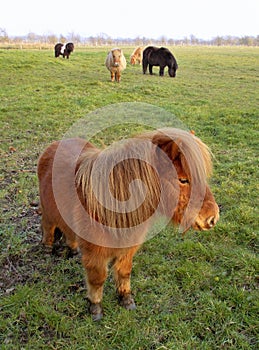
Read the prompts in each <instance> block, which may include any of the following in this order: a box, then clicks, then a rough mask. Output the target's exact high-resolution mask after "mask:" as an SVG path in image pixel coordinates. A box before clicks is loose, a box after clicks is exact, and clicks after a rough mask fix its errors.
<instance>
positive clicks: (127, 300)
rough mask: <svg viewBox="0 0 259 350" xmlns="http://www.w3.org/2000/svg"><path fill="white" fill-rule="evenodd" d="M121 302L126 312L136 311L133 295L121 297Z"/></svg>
mask: <svg viewBox="0 0 259 350" xmlns="http://www.w3.org/2000/svg"><path fill="white" fill-rule="evenodd" d="M119 302H120V305H121V306H123V307H125V309H126V310H135V309H136V308H137V307H136V304H135V301H134V299H133V298H132V296H131V294H127V295H121V296H119Z"/></svg>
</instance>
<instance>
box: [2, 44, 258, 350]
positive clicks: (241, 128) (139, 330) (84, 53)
mask: <svg viewBox="0 0 259 350" xmlns="http://www.w3.org/2000/svg"><path fill="white" fill-rule="evenodd" d="M132 50H133V49H132V48H125V49H124V53H125V56H126V58H127V60H128V61H129V56H130V54H131V52H132ZM107 51H108V49H107V48H87V49H80V50H76V51H75V52H74V53H73V54H72V55H71V59H70V60H63V59H61V58H60V59H55V58H54V57H53V56H54V55H53V52H52V51H48V50H42V51H37V50H31V51H30V50H0V76H1V89H0V100H1V104H0V122H1V125H0V127H1V139H2V146H1V159H2V169H3V170H2V173H1V184H2V187H1V202H2V203H3V204H2V218H3V220H2V224H1V243H0V244H1V258H0V267H1V274H0V276H1V277H0V279H1V281H0V287H1V313H0V315H1V316H0V344H2V345H1V349H8V350H9V349H10V350H11V349H12V350H13V349H26V350H27V349H28V350H32V349H35V350H36V349H73V350H74V349H75V350H80V349H97V350H99V349H100V350H103V349H109V350H110V349H111V350H115V349H118V350H121V349H132V350H133V349H134V350H136V349H139V350H140V349H141V350H150V349H157V350H158V349H170V350H171V349H176V350H180V349H190V350H193V349H204V350H205V349H208V350H210V349H257V348H258V344H259V339H258V334H259V322H258V313H259V303H258V300H259V294H258V286H259V259H258V231H259V230H258V228H259V225H258V192H259V191H258V181H257V180H258V176H259V171H258V126H259V125H258V124H259V122H258V121H259V118H258V117H259V110H258V105H259V94H258V77H259V70H258V63H259V49H258V48H243V47H234V48H232V47H173V48H172V51H173V53H174V54H175V56H176V58H177V61H178V64H179V70H178V72H177V77H176V78H175V79H171V78H169V76H168V75H167V74H166V76H165V77H164V78H160V77H159V76H158V69H155V70H154V71H155V73H156V74H155V75H154V76H149V75H146V76H143V75H142V72H141V67H139V66H130V65H128V67H127V69H126V71H125V72H123V74H122V81H121V83H120V84H116V83H111V82H110V78H109V73H108V71H107V70H106V68H105V66H104V61H105V57H106V53H107ZM122 102H142V103H147V104H151V105H154V106H155V107H161V108H163V109H164V110H165V111H166V112H168V113H170V114H172V115H174V116H176V117H177V118H178V119H179V120H181V122H182V123H183V124H184V125H185V126H186V127H187V128H190V129H193V130H195V132H196V134H197V136H199V137H200V138H201V139H202V140H203V141H204V142H205V143H207V144H208V145H209V146H210V147H211V149H212V151H213V153H214V155H215V160H214V175H213V177H212V179H211V188H212V190H213V192H214V193H215V196H216V199H217V201H218V203H219V204H220V206H221V218H220V221H219V223H218V225H217V226H216V227H215V228H214V229H213V230H212V231H210V232H205V233H195V232H193V231H190V232H189V233H187V235H186V236H185V238H184V239H182V237H181V236H180V235H179V233H178V231H177V229H174V228H171V227H167V228H165V229H164V230H163V231H162V232H161V233H160V234H159V235H157V236H155V237H154V238H153V239H152V240H150V241H148V242H146V243H145V244H144V246H143V248H142V249H141V250H140V251H139V253H138V254H137V255H136V257H135V259H134V268H133V274H132V288H133V291H134V294H135V300H136V303H137V310H136V312H127V311H126V310H124V309H122V308H120V307H119V306H118V304H117V300H116V296H115V290H114V285H113V281H112V277H111V276H110V277H109V280H108V281H107V283H106V285H105V295H104V301H103V304H104V308H105V317H104V319H103V320H102V321H101V322H100V323H99V324H95V323H93V322H92V321H91V318H90V316H89V315H88V312H87V305H88V304H87V301H86V298H85V295H86V291H85V286H84V283H83V280H84V274H83V269H82V267H81V263H80V260H79V258H77V257H75V258H73V259H66V258H65V257H64V256H63V255H65V252H64V251H62V250H61V251H60V252H59V254H57V255H48V254H46V253H45V252H44V251H43V249H42V248H41V246H40V245H39V242H40V239H41V233H40V229H39V225H40V217H39V216H38V215H37V212H36V203H37V202H38V200H39V198H38V188H37V177H36V164H37V159H38V156H39V154H40V153H41V152H42V151H43V150H44V148H45V147H46V146H47V145H48V144H49V143H50V142H51V141H53V140H56V139H60V138H62V137H63V135H64V134H65V133H66V132H67V130H68V129H69V128H70V127H71V126H72V125H73V124H74V123H75V122H76V121H78V120H80V119H81V118H87V116H88V115H89V113H90V112H94V111H96V110H97V109H99V108H102V107H105V106H109V105H111V104H118V103H122ZM104 114H105V112H104ZM90 115H91V118H92V117H93V114H90ZM109 118H110V119H109ZM109 118H108V120H107V121H105V122H107V123H108V122H110V123H111V124H112V122H113V121H114V120H116V121H118V120H119V121H120V117H119V118H118V119H116V118H117V116H116V115H114V119H113V117H112V116H110V117H109ZM152 118H155V119H157V118H156V116H152V115H150V123H151V124H152V123H153V121H152V120H153V119H152ZM159 118H160V119H161V125H162V124H163V123H164V122H165V120H164V119H163V118H164V116H163V114H162V115H161V116H159ZM88 119H89V118H88ZM125 121H126V118H125V119H122V120H121V121H120V122H121V124H120V125H119V124H118V123H117V125H112V127H111V128H108V129H106V130H104V131H103V132H102V133H100V134H98V135H96V137H95V141H96V142H97V143H99V144H102V143H105V144H109V143H111V142H113V141H114V140H118V139H120V138H123V137H128V136H130V135H132V134H133V133H135V132H136V131H138V130H141V129H142V128H143V126H142V125H140V126H139V125H136V124H132V125H131V124H125ZM173 123H174V118H172V126H174V125H173Z"/></svg>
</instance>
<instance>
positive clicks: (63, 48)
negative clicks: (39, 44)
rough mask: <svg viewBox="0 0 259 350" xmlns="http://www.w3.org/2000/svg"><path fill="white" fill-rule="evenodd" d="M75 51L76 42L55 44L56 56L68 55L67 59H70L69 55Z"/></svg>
mask: <svg viewBox="0 0 259 350" xmlns="http://www.w3.org/2000/svg"><path fill="white" fill-rule="evenodd" d="M73 51H74V44H73V43H67V44H61V43H58V44H56V45H55V57H58V56H59V55H62V56H63V58H65V57H67V59H68V58H69V55H70V54H71V52H73Z"/></svg>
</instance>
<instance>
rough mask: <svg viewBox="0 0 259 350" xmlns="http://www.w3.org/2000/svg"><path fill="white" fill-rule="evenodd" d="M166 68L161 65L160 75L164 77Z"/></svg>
mask: <svg viewBox="0 0 259 350" xmlns="http://www.w3.org/2000/svg"><path fill="white" fill-rule="evenodd" d="M164 69H165V67H162V66H161V67H160V69H159V75H160V77H163V76H164Z"/></svg>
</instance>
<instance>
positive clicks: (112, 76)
mask: <svg viewBox="0 0 259 350" xmlns="http://www.w3.org/2000/svg"><path fill="white" fill-rule="evenodd" d="M114 80H115V73H114V72H112V71H111V81H114Z"/></svg>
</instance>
